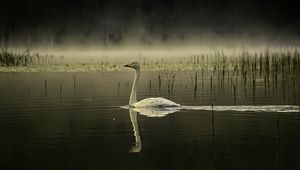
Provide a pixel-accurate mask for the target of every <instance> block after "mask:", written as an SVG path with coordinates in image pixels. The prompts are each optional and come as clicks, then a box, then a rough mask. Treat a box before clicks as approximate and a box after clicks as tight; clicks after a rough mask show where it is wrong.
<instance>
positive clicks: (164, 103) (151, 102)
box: [132, 97, 180, 108]
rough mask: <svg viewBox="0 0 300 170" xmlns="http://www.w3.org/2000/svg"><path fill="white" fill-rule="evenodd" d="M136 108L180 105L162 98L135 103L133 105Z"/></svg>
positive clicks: (152, 98) (151, 98)
mask: <svg viewBox="0 0 300 170" xmlns="http://www.w3.org/2000/svg"><path fill="white" fill-rule="evenodd" d="M132 106H133V107H135V108H141V107H179V106H180V104H177V103H175V102H173V101H171V100H168V99H165V98H162V97H150V98H146V99H143V100H141V101H139V102H135V103H133V104H132Z"/></svg>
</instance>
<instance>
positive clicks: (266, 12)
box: [0, 0, 300, 46]
mask: <svg viewBox="0 0 300 170" xmlns="http://www.w3.org/2000/svg"><path fill="white" fill-rule="evenodd" d="M297 11H298V10H297V6H296V5H295V4H293V3H292V2H288V1H281V0H277V1H272V0H263V1H258V0H253V1H237V0H226V1H210V0H189V1H187V0H128V1H123V0H102V1H98V0H85V1H83V0H52V1H49V0H24V1H15V0H11V1H6V2H3V3H2V4H1V6H0V24H1V25H0V31H1V35H0V36H1V45H3V44H8V45H18V43H19V44H21V45H24V44H26V45H29V46H30V45H35V44H50V45H53V46H55V45H62V44H74V43H77V44H88V43H98V44H102V45H115V44H121V43H123V42H124V41H126V40H128V39H130V38H132V37H133V38H135V39H136V40H138V41H140V42H141V43H145V44H147V43H151V38H152V37H155V38H157V39H159V40H160V41H162V42H168V41H170V40H174V39H176V40H178V41H184V40H185V39H187V38H188V36H191V35H189V34H191V33H196V34H201V33H206V32H208V31H211V32H213V33H215V34H217V35H220V36H227V35H231V34H239V33H243V32H251V31H252V32H256V31H257V30H269V29H271V30H272V31H274V32H275V33H276V32H288V33H289V32H293V33H296V34H300V30H299V26H300V21H299V16H300V15H299V13H298V12H297Z"/></svg>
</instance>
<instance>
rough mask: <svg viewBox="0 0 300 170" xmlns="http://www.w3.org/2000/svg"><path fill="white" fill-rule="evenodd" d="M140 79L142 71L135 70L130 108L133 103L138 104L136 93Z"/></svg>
mask: <svg viewBox="0 0 300 170" xmlns="http://www.w3.org/2000/svg"><path fill="white" fill-rule="evenodd" d="M139 78H140V70H135V75H134V80H133V85H132V90H131V95H130V99H129V106H132V104H133V103H135V102H137V100H136V93H137V88H138V82H139Z"/></svg>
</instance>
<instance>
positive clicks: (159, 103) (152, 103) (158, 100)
mask: <svg viewBox="0 0 300 170" xmlns="http://www.w3.org/2000/svg"><path fill="white" fill-rule="evenodd" d="M124 67H129V68H132V69H134V70H135V75H134V80H133V85H132V89H131V94H130V99H129V106H130V107H133V108H145V107H160V108H164V107H180V104H177V103H175V102H173V101H171V100H168V99H165V98H162V97H150V98H146V99H143V100H141V101H137V99H136V95H137V88H138V82H139V78H140V64H139V63H138V62H132V63H129V64H126V65H124Z"/></svg>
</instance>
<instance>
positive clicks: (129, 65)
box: [123, 64, 133, 68]
mask: <svg viewBox="0 0 300 170" xmlns="http://www.w3.org/2000/svg"><path fill="white" fill-rule="evenodd" d="M123 67H130V68H133V66H132V64H125V65H123Z"/></svg>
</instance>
